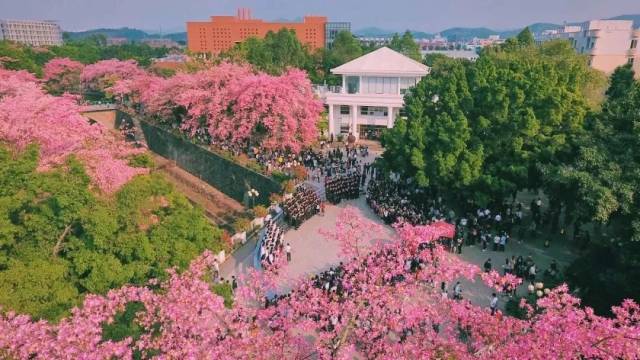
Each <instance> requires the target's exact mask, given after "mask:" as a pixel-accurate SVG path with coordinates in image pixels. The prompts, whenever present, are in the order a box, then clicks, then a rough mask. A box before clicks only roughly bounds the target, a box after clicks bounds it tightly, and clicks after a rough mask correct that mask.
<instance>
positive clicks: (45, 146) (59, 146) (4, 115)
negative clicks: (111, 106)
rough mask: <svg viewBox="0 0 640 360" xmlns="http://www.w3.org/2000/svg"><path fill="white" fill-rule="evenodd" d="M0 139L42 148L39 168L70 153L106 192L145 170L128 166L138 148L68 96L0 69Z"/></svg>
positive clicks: (140, 150) (138, 151)
mask: <svg viewBox="0 0 640 360" xmlns="http://www.w3.org/2000/svg"><path fill="white" fill-rule="evenodd" d="M0 78H2V79H6V81H0V83H2V85H0V140H2V141H5V142H7V143H9V144H12V145H13V146H14V147H15V148H16V149H17V150H21V149H24V148H25V147H26V146H27V145H28V144H31V143H37V144H38V145H39V146H40V163H39V170H43V171H44V170H47V169H49V168H51V167H52V166H57V165H61V164H63V163H64V161H65V160H66V159H67V158H68V157H69V156H70V155H74V156H76V157H77V158H78V159H80V160H81V161H82V162H83V163H84V164H85V166H86V170H87V173H88V174H89V175H90V176H91V178H92V180H93V183H94V184H95V185H96V186H97V187H98V188H99V189H101V190H103V191H105V192H107V193H109V192H113V191H115V190H117V189H118V188H119V187H120V186H122V185H123V184H124V183H126V182H127V181H129V180H130V179H131V178H132V177H133V176H135V175H137V174H142V173H145V172H147V170H146V169H143V168H133V167H130V166H129V165H128V158H129V157H130V156H131V155H135V154H138V153H140V152H142V151H143V150H142V149H134V148H132V147H130V146H128V145H127V144H125V143H124V142H123V141H121V140H119V139H116V138H115V137H114V135H113V134H112V133H110V132H109V131H108V130H107V129H106V128H104V127H103V126H102V125H100V124H94V125H91V124H89V122H88V120H87V119H86V118H85V117H84V116H82V115H81V114H80V107H79V105H78V104H77V99H76V98H75V97H72V96H62V97H57V96H52V95H48V94H45V93H44V91H43V90H42V88H41V87H40V85H39V84H37V83H35V82H33V81H31V79H30V78H29V77H26V76H24V74H21V73H17V74H13V75H11V74H7V72H6V71H4V70H0Z"/></svg>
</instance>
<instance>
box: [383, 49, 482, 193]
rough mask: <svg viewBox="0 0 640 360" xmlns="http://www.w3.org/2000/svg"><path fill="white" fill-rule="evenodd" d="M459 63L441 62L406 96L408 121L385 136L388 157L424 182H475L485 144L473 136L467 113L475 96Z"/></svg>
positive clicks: (395, 166) (440, 184)
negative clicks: (472, 94) (470, 90)
mask: <svg viewBox="0 0 640 360" xmlns="http://www.w3.org/2000/svg"><path fill="white" fill-rule="evenodd" d="M466 72H467V69H466V68H465V65H464V64H463V63H462V62H460V61H455V60H451V61H442V62H438V63H437V64H436V66H435V67H434V68H433V71H432V73H431V74H430V75H429V76H428V77H426V78H425V79H424V80H423V81H421V82H420V83H419V84H418V85H417V86H416V87H415V88H414V89H413V90H412V91H411V92H409V94H408V95H407V96H406V98H405V110H406V112H407V120H404V119H399V120H398V122H397V125H396V126H394V128H393V129H392V130H390V131H388V132H386V133H385V134H384V135H383V138H382V144H383V146H384V147H385V153H384V155H383V159H384V160H385V162H386V163H387V165H388V166H389V167H390V168H392V169H393V170H395V171H399V172H401V173H403V174H404V175H406V176H413V177H415V179H416V180H417V182H418V184H419V185H421V186H433V187H434V188H436V189H440V190H443V189H445V188H447V187H448V188H452V189H456V188H461V187H463V186H468V185H469V184H471V183H472V182H474V181H476V180H477V179H478V177H479V176H480V169H481V166H482V154H483V150H482V145H481V144H479V143H476V142H474V141H472V140H471V127H470V124H469V121H468V119H467V117H466V115H465V114H467V113H468V112H469V110H470V107H471V106H472V104H473V99H472V97H471V94H470V92H469V87H468V81H467V74H466Z"/></svg>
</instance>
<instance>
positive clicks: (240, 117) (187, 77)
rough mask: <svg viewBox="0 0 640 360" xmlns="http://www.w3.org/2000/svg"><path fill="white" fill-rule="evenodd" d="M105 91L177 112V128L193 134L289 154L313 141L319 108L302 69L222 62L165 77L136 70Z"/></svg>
mask: <svg viewBox="0 0 640 360" xmlns="http://www.w3.org/2000/svg"><path fill="white" fill-rule="evenodd" d="M108 91H110V92H111V93H112V94H114V95H117V96H120V97H122V98H125V97H126V98H127V99H128V100H130V101H132V102H133V103H141V104H143V105H144V111H145V112H146V114H147V115H152V116H155V117H156V118H159V119H164V120H166V119H171V118H172V117H173V116H174V115H175V114H178V117H179V118H178V120H179V122H180V126H181V129H182V130H183V131H185V132H186V133H187V134H189V135H190V136H192V137H193V136H196V135H203V134H206V135H207V136H209V137H210V138H211V139H212V141H213V142H217V143H232V144H245V143H246V142H247V140H250V139H253V140H254V141H257V142H259V143H260V145H261V146H262V147H264V148H266V149H289V150H291V151H294V152H298V151H299V150H300V149H301V148H302V147H303V146H305V145H309V144H310V143H311V142H313V141H314V140H315V139H316V137H317V127H316V124H317V121H318V120H319V118H320V112H321V111H322V104H321V103H320V101H318V100H317V99H316V98H315V97H314V94H313V91H312V89H311V83H310V82H309V80H308V78H307V77H306V74H305V73H304V72H302V71H299V70H291V71H289V72H287V73H286V74H284V75H282V76H270V75H267V74H262V73H254V72H253V71H252V70H251V69H250V68H249V67H248V66H246V65H237V64H232V63H227V62H223V63H221V64H219V65H217V66H214V67H212V68H210V69H206V70H202V71H198V72H196V73H192V74H189V73H178V74H176V75H175V76H173V77H171V78H168V79H164V78H161V77H157V76H152V75H148V74H147V75H142V74H137V75H134V76H130V77H128V78H126V79H121V80H119V81H117V82H115V83H114V84H113V85H112V86H110V87H109V89H108Z"/></svg>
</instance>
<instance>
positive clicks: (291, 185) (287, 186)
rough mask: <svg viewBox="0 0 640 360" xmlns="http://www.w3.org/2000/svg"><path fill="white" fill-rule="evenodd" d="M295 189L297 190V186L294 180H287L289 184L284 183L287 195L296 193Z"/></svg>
mask: <svg viewBox="0 0 640 360" xmlns="http://www.w3.org/2000/svg"><path fill="white" fill-rule="evenodd" d="M295 189H296V184H295V183H294V182H293V181H292V180H287V182H285V183H284V192H285V193H287V194H291V193H293V192H294V191H295Z"/></svg>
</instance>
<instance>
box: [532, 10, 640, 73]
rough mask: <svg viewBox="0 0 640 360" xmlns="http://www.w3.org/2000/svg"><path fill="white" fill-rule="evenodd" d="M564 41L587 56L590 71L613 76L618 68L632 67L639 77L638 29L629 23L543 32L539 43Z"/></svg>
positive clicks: (589, 23)
mask: <svg viewBox="0 0 640 360" xmlns="http://www.w3.org/2000/svg"><path fill="white" fill-rule="evenodd" d="M555 39H565V40H569V41H570V42H571V45H572V46H573V48H574V49H576V51H577V52H578V53H580V54H586V55H588V56H589V65H591V67H592V68H594V69H597V70H600V71H603V72H605V73H607V74H610V73H612V72H613V71H614V70H615V69H616V68H617V67H618V66H621V65H624V64H631V65H632V67H633V69H634V70H635V72H636V74H637V75H640V50H639V49H640V47H639V46H638V42H640V29H634V28H633V21H631V20H591V21H587V22H584V23H582V24H580V25H573V26H564V27H562V28H559V29H556V30H549V31H545V32H543V33H542V35H540V37H538V39H537V41H538V42H543V41H548V40H555Z"/></svg>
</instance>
